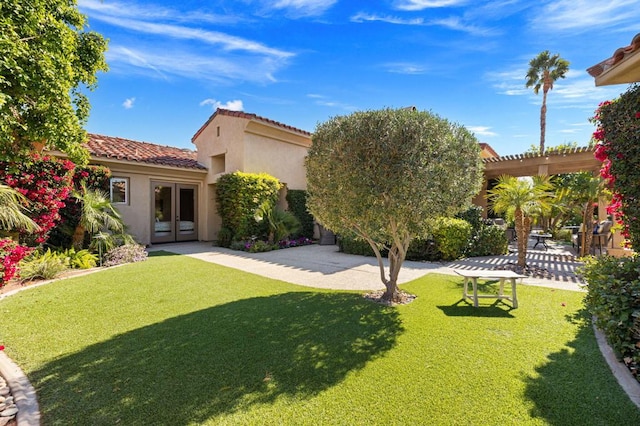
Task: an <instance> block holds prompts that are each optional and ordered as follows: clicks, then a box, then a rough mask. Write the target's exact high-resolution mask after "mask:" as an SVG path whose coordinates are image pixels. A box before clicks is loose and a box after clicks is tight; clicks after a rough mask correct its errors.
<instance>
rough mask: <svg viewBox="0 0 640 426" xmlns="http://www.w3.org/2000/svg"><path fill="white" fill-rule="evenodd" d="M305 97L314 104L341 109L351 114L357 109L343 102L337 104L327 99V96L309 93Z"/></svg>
mask: <svg viewBox="0 0 640 426" xmlns="http://www.w3.org/2000/svg"><path fill="white" fill-rule="evenodd" d="M307 97H308V98H310V99H313V100H314V101H313V103H314V104H316V105H320V106H324V107H329V108H337V109H341V110H344V111H348V112H352V111H355V110H357V109H358V108H357V107H355V106H353V105H350V104H346V103H343V102H337V101H334V100H332V99H329V98H328V97H327V96H324V95H319V94H317V93H309V94H307Z"/></svg>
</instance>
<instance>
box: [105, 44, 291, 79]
mask: <svg viewBox="0 0 640 426" xmlns="http://www.w3.org/2000/svg"><path fill="white" fill-rule="evenodd" d="M106 57H107V61H108V63H109V66H110V67H111V71H113V72H125V73H136V74H142V75H145V76H150V77H153V76H155V77H159V78H162V79H165V80H168V79H169V77H170V76H172V75H173V76H179V77H185V78H190V79H199V80H205V81H206V80H208V81H213V82H217V83H227V84H228V83H229V82H233V81H251V82H255V83H269V82H274V81H275V78H274V77H273V74H274V73H275V72H276V71H278V70H279V69H280V68H281V67H282V62H281V61H278V60H274V59H272V58H260V57H253V56H246V57H242V56H240V57H234V58H227V57H225V56H218V55H217V54H216V53H211V54H209V55H204V54H198V53H191V52H188V51H181V52H176V51H170V50H166V49H163V48H162V47H156V46H145V45H140V46H139V49H133V48H129V47H124V46H118V45H111V46H110V47H109V50H108V51H107V53H106ZM149 70H152V71H153V73H152V74H151V75H150V74H149V72H148V71H149Z"/></svg>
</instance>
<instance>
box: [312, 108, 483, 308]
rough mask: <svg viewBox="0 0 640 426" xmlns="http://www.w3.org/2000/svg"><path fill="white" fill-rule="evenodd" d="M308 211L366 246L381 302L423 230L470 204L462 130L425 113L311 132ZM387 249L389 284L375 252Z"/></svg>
mask: <svg viewBox="0 0 640 426" xmlns="http://www.w3.org/2000/svg"><path fill="white" fill-rule="evenodd" d="M306 167H307V189H308V191H309V199H308V206H309V210H310V211H311V213H312V214H313V215H314V216H315V217H316V219H317V220H318V221H319V222H320V223H321V224H323V225H324V226H325V227H327V228H329V229H331V230H332V231H334V232H336V233H339V234H343V235H352V236H356V237H357V238H360V239H362V240H365V241H367V242H368V243H369V244H370V245H371V247H372V249H373V250H374V252H375V253H376V257H377V258H378V263H379V266H380V275H381V279H382V282H383V283H384V284H385V286H386V288H387V291H386V292H385V295H384V296H383V298H384V299H386V300H395V299H396V298H398V297H400V294H399V290H398V288H397V278H398V272H399V271H400V268H401V266H402V263H403V261H404V259H405V256H406V252H407V248H408V246H409V243H410V242H411V240H412V239H413V238H415V237H419V236H425V235H426V234H427V232H428V222H429V220H430V219H436V218H437V217H440V216H452V215H454V214H455V213H457V212H459V211H460V210H462V209H463V208H465V207H467V206H468V205H469V204H470V201H471V198H472V197H473V196H474V195H475V194H476V193H478V191H479V189H480V185H481V182H482V162H481V160H480V147H479V144H478V141H477V140H476V138H475V137H474V136H473V134H471V133H470V132H469V131H467V130H466V129H465V128H464V127H462V126H459V125H456V124H452V123H450V122H449V121H447V120H445V119H443V118H440V117H439V116H437V115H435V114H432V113H430V112H426V111H413V110H408V109H384V110H379V111H367V112H356V113H353V114H351V115H347V116H338V117H334V118H332V119H330V120H329V121H327V122H325V123H322V124H319V125H318V126H317V128H316V130H315V132H314V135H313V143H312V146H311V148H310V150H309V154H308V156H307V159H306ZM385 245H386V246H387V248H389V276H388V277H387V276H386V275H385V270H384V264H383V262H382V258H381V254H380V250H381V248H382V247H384V246H385Z"/></svg>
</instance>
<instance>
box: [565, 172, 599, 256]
mask: <svg viewBox="0 0 640 426" xmlns="http://www.w3.org/2000/svg"><path fill="white" fill-rule="evenodd" d="M571 191H572V194H573V198H574V199H575V200H576V202H577V203H579V205H580V206H581V212H582V230H583V232H581V233H580V238H581V241H580V256H585V255H586V254H588V253H589V248H590V247H591V241H592V240H593V215H594V212H595V204H596V203H597V202H598V200H599V198H600V197H601V196H602V195H603V194H604V193H605V184H604V180H603V179H602V178H600V177H599V176H593V175H592V174H591V173H588V172H585V173H580V174H577V175H576V179H575V181H574V184H573V186H572V188H571Z"/></svg>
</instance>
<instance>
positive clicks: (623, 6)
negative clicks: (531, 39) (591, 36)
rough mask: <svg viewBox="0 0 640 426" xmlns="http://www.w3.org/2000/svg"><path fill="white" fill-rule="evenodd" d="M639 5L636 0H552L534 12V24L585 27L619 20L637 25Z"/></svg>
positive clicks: (551, 27)
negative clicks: (537, 11)
mask: <svg viewBox="0 0 640 426" xmlns="http://www.w3.org/2000/svg"><path fill="white" fill-rule="evenodd" d="M639 19H640V7H638V1H637V0H609V1H602V2H596V1H593V0H552V1H546V2H545V4H544V5H543V7H542V11H541V12H540V13H537V14H536V17H535V18H533V20H532V24H533V27H534V28H541V29H547V30H560V31H564V30H574V31H576V30H578V31H579V30H584V31H586V30H589V29H591V28H593V27H597V28H598V29H602V28H610V27H613V26H618V25H620V24H623V23H628V24H633V25H634V26H635V27H636V28H637V23H638V20H639Z"/></svg>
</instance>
